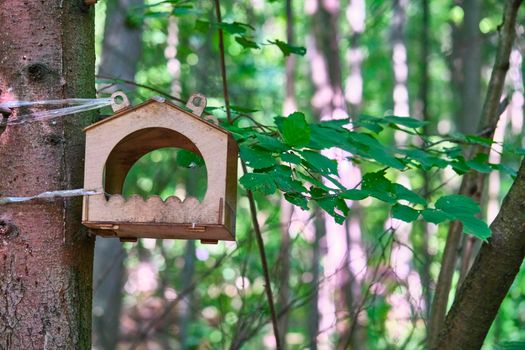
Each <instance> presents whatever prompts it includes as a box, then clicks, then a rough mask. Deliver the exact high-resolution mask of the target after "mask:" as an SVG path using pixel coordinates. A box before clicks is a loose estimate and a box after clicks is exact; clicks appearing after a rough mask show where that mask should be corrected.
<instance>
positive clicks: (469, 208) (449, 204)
mask: <svg viewBox="0 0 525 350" xmlns="http://www.w3.org/2000/svg"><path fill="white" fill-rule="evenodd" d="M435 207H436V209H441V210H442V211H444V212H445V213H447V214H449V215H450V216H451V217H453V218H458V217H459V216H473V215H476V214H477V213H479V212H480V211H481V209H480V208H479V205H478V203H476V202H474V200H473V199H472V198H470V197H467V196H463V195H460V194H451V195H448V196H444V197H441V198H439V199H438V200H437V201H436V204H435Z"/></svg>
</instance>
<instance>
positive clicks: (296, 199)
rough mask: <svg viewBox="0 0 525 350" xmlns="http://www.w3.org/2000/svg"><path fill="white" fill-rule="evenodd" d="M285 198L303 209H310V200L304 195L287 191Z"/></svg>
mask: <svg viewBox="0 0 525 350" xmlns="http://www.w3.org/2000/svg"><path fill="white" fill-rule="evenodd" d="M284 198H285V199H286V200H287V201H288V202H290V203H292V204H293V205H297V206H298V207H300V208H301V209H303V210H308V200H307V199H306V198H305V197H304V196H302V195H300V194H298V193H285V194H284Z"/></svg>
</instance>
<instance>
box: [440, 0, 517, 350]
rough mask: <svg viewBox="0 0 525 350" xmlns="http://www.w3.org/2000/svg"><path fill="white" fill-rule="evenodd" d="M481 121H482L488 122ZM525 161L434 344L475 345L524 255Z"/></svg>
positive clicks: (501, 73) (496, 92) (496, 79)
mask: <svg viewBox="0 0 525 350" xmlns="http://www.w3.org/2000/svg"><path fill="white" fill-rule="evenodd" d="M521 3H522V0H509V1H507V4H506V8H505V13H504V21H503V25H502V26H501V38H500V43H499V47H498V54H497V57H496V63H495V65H494V70H493V72H492V76H491V79H490V83H489V90H488V92H487V98H486V100H485V104H484V106H483V116H482V118H481V120H482V122H485V120H487V121H488V123H487V124H488V125H493V122H494V119H497V116H498V106H499V99H500V96H501V91H502V89H503V83H504V81H505V75H506V72H507V70H508V68H509V55H510V51H511V48H512V43H513V42H514V38H515V35H516V33H515V25H516V17H517V13H518V9H519V6H520V5H521ZM487 124H485V125H487ZM524 181H525V164H524V163H522V167H521V169H520V172H519V174H518V177H517V178H516V180H515V182H514V184H513V186H512V188H511V189H510V191H509V193H508V194H507V197H506V198H505V200H504V202H503V205H502V207H501V210H500V212H499V214H498V216H497V217H496V219H495V220H494V222H493V223H492V225H491V229H492V237H491V238H490V239H489V243H488V244H484V245H483V246H482V248H481V251H480V253H479V255H478V257H477V258H476V261H475V262H474V265H473V266H472V268H471V269H470V271H469V273H468V274H467V277H466V278H465V281H464V283H463V284H462V285H461V288H460V291H459V292H458V295H457V297H456V300H455V301H454V304H453V305H452V309H451V310H450V312H449V314H448V315H447V318H446V321H445V325H444V329H443V331H442V332H441V333H440V335H439V340H438V342H437V345H436V346H432V348H436V349H478V348H480V347H481V345H482V344H483V340H484V339H485V336H486V334H487V332H488V330H489V328H490V325H491V324H492V321H493V320H494V318H495V317H496V313H497V311H498V309H499V306H500V304H501V302H502V301H503V298H504V297H505V295H506V294H507V292H508V289H509V288H510V285H511V284H512V281H513V280H514V278H515V276H516V274H517V272H518V271H519V268H520V266H521V263H522V262H523V258H524V257H525V236H524V235H523V232H522V231H523V227H524V225H525V217H524V215H523V208H522V207H523V205H522V202H523V198H525V197H524V196H525V183H524Z"/></svg>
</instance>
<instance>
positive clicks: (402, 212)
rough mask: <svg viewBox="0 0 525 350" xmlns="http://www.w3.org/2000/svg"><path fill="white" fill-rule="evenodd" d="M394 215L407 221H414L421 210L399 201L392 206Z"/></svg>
mask: <svg viewBox="0 0 525 350" xmlns="http://www.w3.org/2000/svg"><path fill="white" fill-rule="evenodd" d="M392 216H393V217H394V218H396V219H399V220H403V221H405V222H412V221H414V220H416V219H417V217H418V216H419V211H418V210H415V209H412V208H410V207H409V206H406V205H403V204H399V203H397V204H395V205H394V206H393V207H392Z"/></svg>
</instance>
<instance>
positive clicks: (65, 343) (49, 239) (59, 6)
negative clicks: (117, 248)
mask: <svg viewBox="0 0 525 350" xmlns="http://www.w3.org/2000/svg"><path fill="white" fill-rule="evenodd" d="M93 39H94V25H93V9H90V8H88V7H86V6H85V5H84V4H83V2H82V1H65V2H64V1H45V2H42V1H38V2H34V1H30V2H27V1H26V2H23V1H15V0H4V1H2V2H0V42H1V43H2V50H1V51H0V62H1V65H0V100H1V101H9V100H29V101H31V100H45V99H61V98H68V97H85V98H92V97H94V95H95V79H94V64H95V51H94V45H93V44H94V43H93ZM88 116H89V115H88V114H82V115H81V116H68V117H65V118H62V119H56V120H54V121H50V122H49V121H48V122H34V123H25V124H20V125H14V126H8V127H7V128H6V129H5V131H4V132H3V133H2V134H1V135H0V154H1V155H2V156H1V157H0V173H1V174H2V176H0V193H2V195H7V196H26V195H34V194H37V193H40V192H43V191H46V190H59V189H72V188H79V187H81V186H82V174H83V165H82V164H83V157H84V136H83V133H82V128H83V127H84V126H86V125H87V124H89V123H90V121H91V120H90V119H91V118H87V117H88ZM80 221H81V199H80V198H75V199H56V200H53V201H52V202H29V203H24V204H14V205H9V206H2V207H0V242H1V244H0V260H1V261H2V264H1V265H0V293H1V295H2V298H0V334H1V336H0V348H1V349H29V348H31V349H89V348H90V345H91V344H90V340H91V296H92V292H91V289H92V262H93V239H92V238H90V237H88V235H87V234H86V232H87V231H86V230H85V229H84V228H83V226H82V225H81V223H80Z"/></svg>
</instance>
